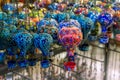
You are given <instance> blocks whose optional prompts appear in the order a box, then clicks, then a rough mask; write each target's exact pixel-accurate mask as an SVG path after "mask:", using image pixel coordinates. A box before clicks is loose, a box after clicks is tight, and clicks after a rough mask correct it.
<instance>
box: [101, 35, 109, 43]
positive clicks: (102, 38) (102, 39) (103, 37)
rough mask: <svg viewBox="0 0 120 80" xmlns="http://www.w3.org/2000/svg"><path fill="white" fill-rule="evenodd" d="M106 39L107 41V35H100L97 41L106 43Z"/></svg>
mask: <svg viewBox="0 0 120 80" xmlns="http://www.w3.org/2000/svg"><path fill="white" fill-rule="evenodd" d="M108 41H109V37H107V36H102V37H100V39H99V42H100V43H101V44H106V43H108Z"/></svg>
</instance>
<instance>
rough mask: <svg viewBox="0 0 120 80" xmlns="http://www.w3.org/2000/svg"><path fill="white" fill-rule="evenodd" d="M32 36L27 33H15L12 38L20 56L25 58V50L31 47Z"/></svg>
mask: <svg viewBox="0 0 120 80" xmlns="http://www.w3.org/2000/svg"><path fill="white" fill-rule="evenodd" d="M32 38H33V37H32V35H31V34H30V33H27V32H20V33H16V34H15V35H14V36H13V41H15V43H16V44H17V46H18V48H19V49H20V56H25V55H26V52H27V50H28V49H29V48H30V47H31V45H32Z"/></svg>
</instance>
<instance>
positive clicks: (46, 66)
mask: <svg viewBox="0 0 120 80" xmlns="http://www.w3.org/2000/svg"><path fill="white" fill-rule="evenodd" d="M41 67H42V68H48V67H50V62H49V61H48V60H43V61H41Z"/></svg>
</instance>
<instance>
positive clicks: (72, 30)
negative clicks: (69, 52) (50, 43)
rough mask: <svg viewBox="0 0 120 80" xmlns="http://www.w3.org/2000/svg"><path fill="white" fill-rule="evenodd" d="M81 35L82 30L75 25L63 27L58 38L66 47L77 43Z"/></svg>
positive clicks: (68, 47) (72, 46)
mask: <svg viewBox="0 0 120 80" xmlns="http://www.w3.org/2000/svg"><path fill="white" fill-rule="evenodd" d="M82 37H83V36H82V32H81V30H80V29H79V28H77V27H63V28H62V29H61V30H60V32H59V39H60V41H61V43H62V44H63V46H65V47H66V48H67V49H70V48H74V47H75V46H77V45H79V44H80V42H81V40H82Z"/></svg>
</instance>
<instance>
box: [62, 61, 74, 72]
mask: <svg viewBox="0 0 120 80" xmlns="http://www.w3.org/2000/svg"><path fill="white" fill-rule="evenodd" d="M75 66H76V64H75V62H72V61H69V62H65V63H64V68H65V69H66V70H68V71H73V70H74V69H75Z"/></svg>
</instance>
